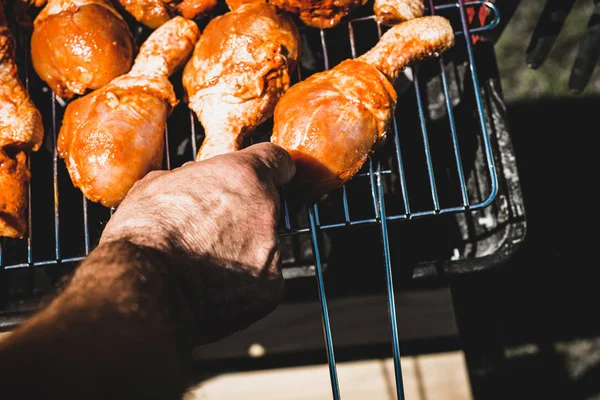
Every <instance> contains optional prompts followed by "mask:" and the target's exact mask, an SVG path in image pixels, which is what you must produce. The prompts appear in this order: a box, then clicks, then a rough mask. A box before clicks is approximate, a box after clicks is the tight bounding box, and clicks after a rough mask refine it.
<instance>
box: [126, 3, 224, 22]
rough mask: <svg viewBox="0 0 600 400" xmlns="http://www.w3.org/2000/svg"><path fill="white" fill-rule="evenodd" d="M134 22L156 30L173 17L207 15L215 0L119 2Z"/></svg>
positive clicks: (190, 17)
mask: <svg viewBox="0 0 600 400" xmlns="http://www.w3.org/2000/svg"><path fill="white" fill-rule="evenodd" d="M119 3H120V4H121V6H123V8H124V9H125V10H127V12H129V13H130V14H131V15H132V16H133V17H134V18H135V19H136V21H138V22H140V23H142V24H144V25H146V26H147V27H148V28H152V29H156V28H158V27H159V26H161V25H162V24H164V23H165V22H167V21H168V20H169V19H171V18H172V17H174V16H175V15H181V16H183V17H184V18H188V19H193V18H196V17H199V16H202V15H205V14H207V13H209V12H210V11H211V10H212V9H213V8H215V6H216V5H217V0H183V1H170V0H119Z"/></svg>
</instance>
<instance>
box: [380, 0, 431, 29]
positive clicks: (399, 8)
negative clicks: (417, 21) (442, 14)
mask: <svg viewBox="0 0 600 400" xmlns="http://www.w3.org/2000/svg"><path fill="white" fill-rule="evenodd" d="M373 12H374V13H375V19H376V20H377V22H379V23H381V24H384V25H395V24H399V23H400V22H404V21H408V20H410V19H414V18H420V17H422V16H423V13H424V12H425V4H424V2H423V0H375V3H374V4H373Z"/></svg>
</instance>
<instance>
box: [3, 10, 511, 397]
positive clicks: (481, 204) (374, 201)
mask: <svg viewBox="0 0 600 400" xmlns="http://www.w3.org/2000/svg"><path fill="white" fill-rule="evenodd" d="M469 7H486V8H487V9H488V11H489V13H490V15H491V17H490V18H488V20H487V22H486V24H484V25H483V26H479V27H474V28H470V27H469V23H468V19H467V15H466V9H467V8H469ZM428 10H429V13H430V14H436V13H440V12H446V11H458V16H459V27H458V28H456V27H455V34H456V38H457V44H456V46H459V45H460V46H463V47H464V49H465V50H466V53H467V61H468V67H469V72H470V77H471V82H472V85H473V88H474V90H473V92H474V93H473V95H474V98H475V103H476V110H475V112H476V115H477V120H478V122H479V130H480V134H481V139H482V143H483V148H484V153H485V158H486V161H487V165H486V166H487V169H488V173H489V187H488V188H487V189H488V190H489V192H488V193H487V196H485V195H484V196H482V195H481V193H477V198H478V199H479V200H478V201H472V200H471V197H470V196H469V192H468V189H467V183H466V177H465V171H464V167H463V161H462V157H461V151H460V145H459V139H458V132H457V126H456V123H455V118H454V113H453V105H452V98H451V94H450V92H451V91H450V84H449V82H448V76H447V75H448V73H447V71H446V66H445V64H444V61H443V57H444V56H440V57H439V61H438V62H439V69H440V76H441V80H442V88H443V95H444V102H445V105H446V112H447V117H448V121H449V128H450V135H451V141H452V151H453V153H454V154H453V157H454V160H455V164H456V165H455V167H456V171H457V175H458V186H459V192H460V199H461V202H460V205H458V206H455V205H453V206H448V207H443V206H442V205H441V203H440V199H439V196H438V187H437V181H436V174H435V169H434V157H433V155H432V152H431V149H430V138H429V136H428V129H427V122H426V115H425V106H424V104H423V94H422V93H421V89H420V85H419V76H418V75H419V73H418V68H414V67H413V68H410V69H409V70H410V71H409V72H410V75H412V80H413V84H412V85H411V86H412V87H413V88H414V90H415V97H416V103H417V110H418V118H419V126H420V130H421V140H422V145H423V150H424V158H425V164H426V170H427V174H426V177H427V184H428V186H429V191H430V196H431V206H430V207H428V208H426V209H420V210H414V209H413V207H412V204H411V201H410V196H409V186H410V185H409V182H408V179H407V175H408V173H407V171H406V166H405V158H404V157H403V154H404V152H405V151H406V149H405V148H403V147H401V140H400V138H401V135H400V129H399V126H398V125H399V124H398V122H397V120H396V118H394V119H393V123H392V126H393V139H392V138H389V139H388V141H389V142H392V143H393V147H394V150H395V152H394V161H395V163H396V169H395V170H393V168H392V167H389V168H387V167H386V166H384V165H382V162H381V160H378V159H376V157H370V158H369V159H368V161H367V163H366V164H365V166H364V167H363V169H362V170H361V171H360V172H359V174H357V175H356V177H355V178H354V179H353V181H358V180H360V179H365V178H366V179H367V184H368V193H369V197H370V200H369V202H370V203H371V206H372V211H373V215H372V217H362V218H358V219H353V218H352V212H351V210H352V207H351V205H352V203H351V201H350V200H351V198H352V195H351V193H350V189H349V188H348V184H346V185H344V186H343V187H342V188H341V189H339V192H340V194H341V195H340V197H341V204H340V205H339V206H340V208H341V209H342V215H343V217H342V220H341V221H329V222H327V223H322V221H321V218H320V212H319V204H317V203H315V204H310V205H306V206H305V207H304V211H305V213H306V219H305V223H303V224H302V223H300V224H298V223H297V220H298V218H294V216H293V212H292V207H291V205H290V200H291V199H290V198H289V197H288V196H286V195H285V188H282V194H283V196H282V205H283V207H282V218H281V220H282V226H281V229H280V235H281V236H282V237H286V236H290V237H292V236H298V235H300V234H308V235H309V236H310V242H311V247H312V257H313V261H314V275H315V278H316V282H317V292H318V297H319V301H320V305H321V312H322V322H323V335H324V341H325V348H326V353H327V360H328V364H329V374H330V379H331V387H332V395H333V398H334V399H340V398H341V394H340V385H339V382H338V375H337V367H336V361H335V354H334V345H333V337H332V332H331V322H330V318H329V312H328V306H327V296H326V293H325V282H324V277H323V270H324V268H323V262H322V258H321V251H320V247H321V246H320V242H319V238H320V235H322V233H323V231H327V230H330V229H336V228H342V227H350V226H358V225H375V224H378V225H379V227H380V231H381V240H382V247H383V255H384V264H385V279H386V290H387V296H388V311H389V317H390V334H391V341H392V350H393V356H394V369H395V383H396V390H397V396H398V398H399V399H404V391H403V386H402V371H401V367H400V349H399V340H398V323H397V320H396V308H395V305H396V304H395V298H394V293H395V292H394V280H393V276H392V260H391V255H390V241H389V236H388V223H391V222H395V221H400V220H409V219H415V218H422V217H428V216H434V215H441V214H450V213H460V212H465V211H470V210H476V209H482V208H485V207H487V206H489V205H490V204H491V203H492V201H493V200H494V198H495V197H496V194H497V191H498V178H497V174H496V169H495V165H494V160H493V150H492V145H491V143H490V138H489V134H488V130H487V126H486V119H485V115H484V107H483V101H482V95H481V93H480V90H479V87H480V86H479V81H478V77H477V71H476V66H475V59H474V55H473V48H472V43H471V40H468V39H467V38H470V37H471V35H472V34H474V33H479V32H484V31H488V30H491V29H493V28H494V27H495V26H496V25H497V24H498V23H499V21H500V15H499V13H498V10H497V8H496V7H495V6H494V4H493V3H491V2H488V1H470V2H463V1H462V0H461V1H456V2H451V3H447V4H440V5H434V1H433V0H429V7H428ZM341 24H345V25H347V29H348V41H349V45H350V53H351V57H352V58H355V57H357V56H358V55H360V54H359V50H358V49H357V42H356V39H355V31H356V30H357V29H361V28H358V27H357V25H358V24H374V25H375V26H376V28H377V34H378V36H379V37H380V36H381V34H382V26H381V25H379V24H377V23H375V21H374V17H373V16H372V15H368V16H364V17H357V18H348V19H347V20H345V21H343V22H342V23H341ZM341 24H340V25H341ZM133 33H134V35H137V38H139V35H141V34H142V29H139V28H138V29H137V30H133ZM327 35H328V32H327V31H325V30H322V29H321V30H320V31H319V36H320V44H321V51H322V54H323V63H324V69H329V68H330V67H331V66H332V62H331V61H330V56H329V51H328V40H327ZM461 39H462V40H461ZM17 40H18V44H19V49H23V51H22V53H23V54H21V62H22V64H23V65H24V66H25V67H24V68H23V67H22V68H20V73H21V77H22V79H23V81H24V84H25V86H26V87H27V89H28V90H30V79H29V78H30V73H31V65H30V61H29V37H28V36H27V35H24V34H23V35H19V36H18V37H17ZM456 46H455V47H456ZM297 72H298V77H297V79H298V80H301V79H302V75H303V74H302V72H301V68H300V67H298V69H297ZM42 91H43V92H45V93H50V92H49V91H48V89H47V88H45V90H42ZM49 97H50V111H51V112H50V114H51V123H50V128H51V129H50V132H48V133H49V135H48V134H47V136H50V141H51V147H52V154H51V159H52V161H51V162H52V193H53V217H54V218H53V233H54V252H53V253H54V254H53V258H50V257H47V258H45V259H42V260H36V259H35V257H34V255H35V253H34V229H32V226H33V221H35V215H34V211H33V209H32V208H33V207H32V198H33V196H35V193H34V191H32V185H31V184H30V186H29V189H28V190H29V202H28V213H27V218H28V231H27V232H28V234H27V238H26V252H25V257H24V258H25V260H22V261H21V262H13V261H12V260H11V261H9V262H7V261H6V260H5V257H4V256H3V255H4V251H3V249H4V248H5V247H6V243H8V242H9V241H10V240H9V239H0V273H1V272H2V271H7V270H15V269H22V268H33V267H42V266H48V265H53V264H68V263H76V262H79V261H81V260H83V259H84V258H85V257H86V256H87V255H88V254H89V252H90V251H91V250H92V248H93V239H92V235H91V232H90V223H91V222H95V221H92V219H91V218H90V209H91V208H92V207H96V208H97V207H98V206H97V205H92V204H91V202H89V201H88V200H87V199H86V198H85V196H83V195H81V198H82V212H83V215H82V225H83V226H82V232H81V233H82V236H83V254H81V255H76V256H71V257H65V256H64V254H63V253H62V252H61V215H60V214H61V213H60V211H61V210H60V207H59V200H60V195H59V194H60V184H59V171H60V168H59V163H60V162H59V157H58V154H57V149H56V141H57V133H58V129H59V123H60V122H59V121H60V119H61V117H62V110H63V109H64V107H65V104H64V101H63V100H62V99H60V98H58V97H56V96H55V95H54V94H53V93H50V94H49ZM171 118H173V117H171ZM186 118H189V147H190V148H191V151H190V154H191V156H192V157H191V159H193V156H194V155H195V154H196V152H197V149H198V147H199V137H201V131H202V128H201V127H200V128H199V129H197V127H198V126H199V123H198V121H197V119H196V117H195V115H194V114H193V112H192V111H191V110H189V111H188V117H186ZM164 135H165V143H166V144H167V145H166V146H165V167H166V168H167V169H171V167H172V164H173V160H172V159H171V151H172V149H170V146H169V145H170V144H171V142H170V135H169V128H168V126H167V128H166V129H165V133H164ZM390 139H391V140H390ZM33 157H36V155H35V154H34V155H33ZM28 162H29V163H30V166H31V164H32V163H31V158H30V159H29V161H28ZM35 173H36V172H35V171H32V175H33V176H34V178H33V179H34V180H35ZM392 174H394V175H396V176H397V177H398V181H399V185H400V192H401V200H402V201H401V203H402V204H401V206H402V207H403V210H404V212H392V213H388V212H387V209H386V201H385V186H386V185H385V182H384V178H385V177H386V176H391V175H392ZM351 183H352V182H351ZM423 184H424V182H423ZM478 186H479V185H478ZM107 211H108V213H106V214H107V215H106V219H108V218H110V216H111V215H112V213H113V212H114V209H110V210H107ZM294 222H296V223H294ZM0 276H1V275H0Z"/></svg>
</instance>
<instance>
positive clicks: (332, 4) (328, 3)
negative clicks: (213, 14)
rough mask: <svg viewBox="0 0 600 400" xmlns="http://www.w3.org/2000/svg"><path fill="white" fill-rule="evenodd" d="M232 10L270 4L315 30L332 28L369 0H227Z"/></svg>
mask: <svg viewBox="0 0 600 400" xmlns="http://www.w3.org/2000/svg"><path fill="white" fill-rule="evenodd" d="M226 2H227V5H228V6H229V8H230V9H231V10H237V9H238V8H239V7H241V6H242V5H244V4H248V3H269V4H273V5H274V6H276V7H278V8H280V9H282V10H285V11H287V12H289V13H291V14H294V15H298V17H299V18H300V20H301V21H302V22H304V24H306V25H307V26H310V27H313V28H323V29H325V28H332V27H334V26H336V25H337V24H338V23H339V22H340V20H341V19H342V18H343V17H345V16H346V15H348V14H349V13H350V11H352V10H353V9H354V8H356V7H359V6H362V5H364V4H365V3H366V2H367V0H226Z"/></svg>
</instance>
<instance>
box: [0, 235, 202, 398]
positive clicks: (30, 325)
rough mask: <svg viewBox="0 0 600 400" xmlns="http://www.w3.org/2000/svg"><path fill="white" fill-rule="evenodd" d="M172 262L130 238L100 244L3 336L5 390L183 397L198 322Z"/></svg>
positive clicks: (0, 376)
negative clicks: (60, 287)
mask: <svg viewBox="0 0 600 400" xmlns="http://www.w3.org/2000/svg"><path fill="white" fill-rule="evenodd" d="M168 262H169V260H167V259H165V258H164V257H163V256H162V255H161V254H157V253H156V252H155V251H153V250H150V249H145V248H140V247H138V246H135V245H132V244H130V243H129V242H126V241H118V242H112V243H104V244H102V245H101V246H99V247H98V248H96V249H95V250H94V251H93V252H92V253H91V254H90V256H89V257H88V258H87V259H86V261H85V262H84V263H83V264H82V265H81V266H80V267H79V268H78V269H77V271H76V273H75V275H74V276H73V278H72V280H71V282H70V284H69V285H68V286H67V288H66V289H65V290H64V291H63V292H62V293H61V294H60V295H59V296H58V297H57V298H56V299H55V300H54V301H53V302H52V303H51V304H50V305H49V306H48V307H47V308H46V309H44V310H43V311H41V312H40V313H39V314H37V315H36V316H34V317H33V318H31V319H30V320H29V321H28V322H27V323H26V324H24V325H23V326H21V327H20V328H19V329H17V330H16V331H15V332H14V333H13V334H12V335H11V336H10V337H8V338H7V339H6V340H4V341H3V342H0V390H2V389H3V388H2V387H3V386H5V388H6V387H8V386H13V387H14V388H15V389H18V390H19V393H20V394H21V395H23V394H24V393H23V391H27V393H31V394H40V395H41V396H42V397H44V398H48V397H52V396H53V395H54V396H57V397H60V398H63V399H65V398H86V399H90V398H103V399H105V398H121V397H123V398H127V397H128V396H129V398H133V397H135V398H138V397H143V398H161V399H169V398H179V397H180V395H181V394H182V393H183V391H184V390H185V383H186V382H185V368H186V364H187V356H188V354H190V344H189V343H190V341H189V337H188V332H190V331H191V329H189V328H190V324H191V322H190V319H189V318H188V315H187V314H186V313H185V311H186V308H185V303H184V302H183V300H182V298H181V296H180V294H179V292H178V288H177V286H176V284H175V283H174V282H173V280H172V279H171V278H170V277H169V276H168V275H167V273H166V271H167V267H168V266H167V265H165V263H168ZM3 392H4V393H6V392H5V391H3ZM131 396H133V397H131Z"/></svg>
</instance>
